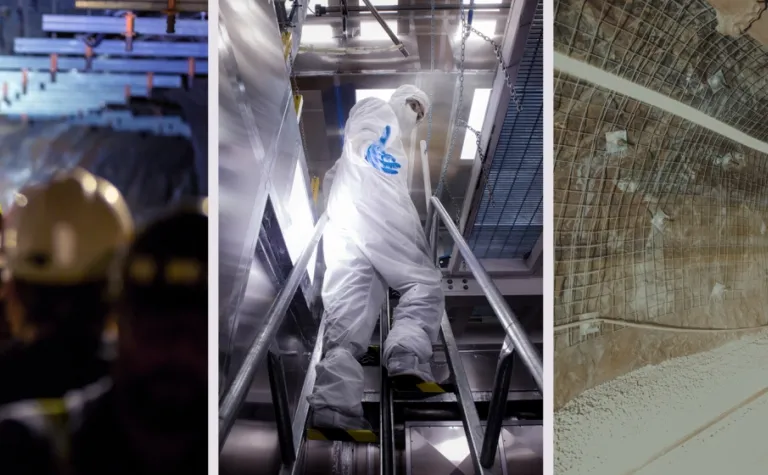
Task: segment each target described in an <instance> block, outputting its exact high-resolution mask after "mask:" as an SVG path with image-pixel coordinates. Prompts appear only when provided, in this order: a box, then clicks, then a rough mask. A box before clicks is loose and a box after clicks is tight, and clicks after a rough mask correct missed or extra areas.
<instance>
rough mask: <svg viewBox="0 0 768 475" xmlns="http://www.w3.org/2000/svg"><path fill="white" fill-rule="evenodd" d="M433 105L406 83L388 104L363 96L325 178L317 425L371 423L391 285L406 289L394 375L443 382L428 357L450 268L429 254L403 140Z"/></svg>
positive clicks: (391, 352) (390, 365)
mask: <svg viewBox="0 0 768 475" xmlns="http://www.w3.org/2000/svg"><path fill="white" fill-rule="evenodd" d="M416 103H417V104H416ZM428 108H429V98H428V97H427V95H426V94H425V93H424V92H423V91H421V90H420V89H418V88H417V87H415V86H410V85H405V86H401V87H399V88H398V89H397V90H396V91H395V92H394V94H393V95H392V97H391V99H390V100H389V103H387V102H385V101H383V100H381V99H377V98H368V99H364V100H362V101H360V102H358V103H357V104H355V106H354V107H353V108H352V110H351V111H350V114H349V119H348V121H347V124H346V127H345V131H344V133H345V141H344V148H343V151H342V154H341V158H340V159H339V160H338V161H337V162H336V164H335V165H334V166H333V168H331V170H330V171H329V172H328V173H327V174H326V176H325V180H324V183H323V188H324V191H326V190H329V189H330V191H329V192H328V196H327V205H326V211H327V213H328V218H329V220H328V224H327V227H326V229H325V232H324V234H323V252H324V254H325V263H326V268H327V269H326V272H325V279H324V282H323V293H322V294H323V303H324V305H325V311H326V316H325V318H326V330H325V347H324V350H325V355H324V357H323V360H322V361H321V362H320V363H319V364H318V366H317V379H316V383H315V390H314V394H312V395H311V396H310V397H309V402H310V405H311V406H312V408H313V421H312V424H313V426H315V427H335V428H341V429H361V428H368V427H369V425H368V423H367V422H366V421H365V419H364V417H363V406H362V402H361V401H362V398H363V390H364V381H363V368H362V366H361V365H360V363H359V362H358V358H360V357H361V356H362V355H363V354H364V353H365V352H366V350H367V349H368V345H369V343H370V340H371V336H372V334H373V330H374V328H375V326H376V323H377V321H378V318H379V312H380V310H381V307H382V305H383V304H384V302H385V299H386V298H387V296H388V287H392V288H393V289H395V290H397V291H398V292H399V293H400V303H399V305H398V306H397V307H396V308H395V310H394V314H393V320H394V322H393V325H392V330H391V331H390V333H389V335H388V337H387V340H386V341H385V343H384V348H383V352H382V363H383V364H386V367H387V370H388V372H389V375H390V376H401V375H412V376H416V377H418V378H420V379H422V380H424V381H433V380H434V378H433V376H432V372H431V370H430V366H429V361H430V360H431V358H432V344H433V342H435V341H436V340H437V336H438V332H439V329H440V321H441V318H442V315H443V310H444V308H445V302H444V297H443V292H442V289H441V287H440V280H441V273H440V271H439V270H438V269H437V268H436V267H435V265H434V263H433V262H432V260H431V259H430V257H429V250H428V245H427V240H426V237H425V235H424V231H423V229H422V225H421V221H420V219H419V215H418V212H417V211H416V207H415V206H414V204H413V201H412V200H411V197H410V193H409V190H408V183H407V181H408V180H407V177H408V167H409V160H408V156H407V155H406V153H405V149H404V147H403V143H402V140H401V137H409V136H410V134H411V132H412V131H413V130H414V129H415V128H416V125H417V122H418V120H417V119H420V118H421V117H423V116H424V115H425V114H426V113H427V111H428ZM414 109H416V110H418V111H419V114H418V115H417V112H416V111H415V110H414ZM331 183H332V186H331Z"/></svg>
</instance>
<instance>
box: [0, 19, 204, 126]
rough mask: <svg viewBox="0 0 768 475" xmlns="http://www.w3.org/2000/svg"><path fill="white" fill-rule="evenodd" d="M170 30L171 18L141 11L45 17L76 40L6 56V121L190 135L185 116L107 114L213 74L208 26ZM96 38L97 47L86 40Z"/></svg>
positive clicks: (2, 64) (183, 24)
mask: <svg viewBox="0 0 768 475" xmlns="http://www.w3.org/2000/svg"><path fill="white" fill-rule="evenodd" d="M166 29H167V22H166V19H165V18H146V17H142V16H141V13H136V14H135V15H134V14H131V15H126V16H123V17H120V16H112V15H110V14H109V13H108V12H105V14H104V15H103V16H98V15H89V16H86V15H43V31H45V32H46V33H57V34H62V33H63V34H65V35H66V34H68V35H70V36H71V35H72V34H75V38H71V37H70V38H29V37H24V38H16V39H15V40H14V52H15V53H16V54H14V55H12V56H0V87H1V88H2V89H1V90H2V93H1V94H0V115H3V116H10V117H18V118H20V119H32V120H35V119H52V118H53V119H67V118H69V120H70V121H71V122H72V123H76V124H87V125H95V126H109V127H112V128H115V129H119V130H129V131H141V130H146V131H151V132H154V133H158V134H164V135H185V136H189V135H190V130H189V126H188V125H186V124H184V121H183V120H182V119H181V118H178V117H162V116H160V117H155V116H148V117H147V116H134V115H133V114H132V113H131V112H130V111H121V113H120V114H118V115H115V114H114V113H106V110H107V108H115V107H117V108H121V107H122V108H125V107H126V106H127V104H128V103H129V102H130V100H131V98H151V97H152V96H153V91H154V90H159V89H176V88H181V87H183V86H185V83H186V85H187V86H190V85H191V84H192V83H193V82H194V81H195V77H198V78H199V77H201V76H207V74H208V44H207V38H208V22H207V21H206V20H197V19H195V20H187V19H177V20H176V22H175V32H174V33H173V34H168V33H167V32H166ZM93 35H95V36H96V37H97V40H96V41H88V40H87V39H84V38H85V37H89V36H93ZM106 35H113V36H112V37H110V38H109V39H104V37H105V36H106ZM114 35H121V36H122V37H123V38H122V39H120V38H114ZM153 38H162V40H157V41H155V40H153ZM180 40H184V41H180Z"/></svg>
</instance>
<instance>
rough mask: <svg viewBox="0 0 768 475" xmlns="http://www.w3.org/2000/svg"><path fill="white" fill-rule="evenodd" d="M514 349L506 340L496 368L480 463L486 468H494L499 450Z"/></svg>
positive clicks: (508, 340) (507, 339)
mask: <svg viewBox="0 0 768 475" xmlns="http://www.w3.org/2000/svg"><path fill="white" fill-rule="evenodd" d="M514 350H515V349H514V347H513V346H512V342H511V341H510V339H509V338H505V339H504V345H503V346H502V348H501V353H500V354H499V363H498V366H497V367H496V376H495V377H494V379H493V392H492V393H491V403H490V405H489V407H488V422H487V423H486V425H485V436H484V437H483V448H482V450H481V451H480V463H481V464H482V465H483V467H485V468H491V467H492V466H493V462H494V459H495V458H496V453H497V452H498V450H499V436H501V425H502V422H503V421H502V419H503V418H504V407H505V406H506V402H507V393H509V385H510V383H511V382H512V368H513V367H512V360H513V359H514V356H515V351H514Z"/></svg>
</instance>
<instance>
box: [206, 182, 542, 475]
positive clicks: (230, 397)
mask: <svg viewBox="0 0 768 475" xmlns="http://www.w3.org/2000/svg"><path fill="white" fill-rule="evenodd" d="M430 203H431V206H432V208H433V209H434V210H435V212H434V214H430V216H433V217H434V218H433V219H432V220H431V222H432V226H435V225H436V224H437V219H438V217H439V218H440V219H443V220H444V224H445V225H446V227H447V228H448V230H449V232H450V233H451V235H452V236H453V237H454V239H456V242H457V243H458V246H459V249H460V251H461V252H462V255H463V257H464V259H465V260H466V262H467V265H468V267H469V268H470V269H471V271H472V272H473V274H474V277H475V279H477V281H478V282H479V283H480V285H481V286H482V288H483V290H484V292H485V294H486V297H487V298H488V301H489V302H490V304H491V306H492V308H493V309H494V311H495V312H496V316H497V317H498V318H499V320H500V321H501V322H502V324H503V326H504V330H505V334H506V340H505V345H504V347H503V348H502V351H501V354H500V357H499V364H498V368H497V372H496V382H495V384H494V390H493V393H492V395H491V399H490V407H489V409H488V411H487V424H485V427H484V425H483V424H482V422H481V419H480V416H479V414H478V410H477V407H476V401H475V400H474V399H473V394H472V391H471V389H470V384H469V380H468V377H467V372H466V371H465V369H464V365H463V363H462V359H461V357H460V355H459V348H458V345H457V343H456V339H455V338H454V335H453V331H452V329H451V324H450V322H449V321H448V317H447V315H446V314H444V315H443V320H442V323H441V339H442V342H443V346H444V351H445V355H446V360H447V363H448V367H449V368H450V373H451V375H452V380H453V383H454V385H453V388H454V390H455V394H454V397H453V398H452V401H451V402H452V403H453V404H455V405H457V407H458V413H459V414H460V418H461V421H462V424H463V427H464V433H465V435H466V440H467V442H468V445H469V455H470V456H471V460H472V466H473V470H474V473H477V474H491V473H494V472H492V471H491V470H490V469H491V467H493V466H494V462H495V457H496V454H497V453H498V450H497V449H498V441H499V435H500V433H501V429H502V420H503V418H504V409H505V405H506V396H507V392H508V389H509V381H510V374H511V369H512V365H511V361H512V355H513V351H512V348H514V349H515V351H516V353H517V354H518V355H519V356H520V357H521V358H520V359H521V360H522V361H523V363H524V364H525V366H526V368H527V369H528V370H529V372H530V373H531V375H532V376H533V379H534V380H535V381H536V384H537V386H538V388H539V392H540V393H541V391H542V388H543V370H542V362H541V355H540V354H539V353H538V352H537V350H536V349H535V348H534V345H533V344H532V343H531V341H530V340H529V339H528V337H527V336H526V334H525V333H524V331H523V330H522V328H521V327H520V324H519V323H518V321H517V318H516V317H515V315H514V314H513V313H512V311H511V309H510V308H509V306H508V305H507V303H506V301H505V300H504V298H503V297H502V295H501V294H500V292H499V291H498V289H496V287H495V286H494V284H493V281H492V280H491V278H490V277H489V276H488V274H487V273H486V272H485V270H484V269H483V268H482V266H481V265H480V263H479V262H478V261H477V259H476V258H475V257H474V255H473V254H472V252H471V250H470V249H469V247H468V246H467V244H466V242H465V241H464V239H463V238H462V237H461V235H460V234H459V231H458V229H456V227H455V225H454V224H453V222H452V221H450V219H449V218H448V214H447V211H446V210H445V208H443V206H442V204H441V203H440V202H439V200H437V198H434V197H433V198H431V200H430ZM326 222H327V217H326V216H325V215H322V216H321V218H320V219H319V220H318V223H317V224H316V226H315V230H314V233H313V235H312V237H311V239H310V241H309V243H308V245H307V247H306V248H305V250H304V252H303V253H302V255H301V256H300V257H299V259H298V261H297V263H296V264H295V266H294V268H293V269H292V271H291V273H290V275H289V277H288V279H287V282H286V284H285V286H284V287H283V288H282V289H281V290H280V292H279V293H278V296H277V298H276V299H275V301H274V303H273V304H272V306H271V308H270V310H269V312H268V315H267V317H266V320H265V321H266V325H265V326H264V328H263V329H262V331H261V332H260V333H259V335H258V336H257V338H256V340H255V341H254V342H253V344H252V345H251V347H250V349H249V351H248V353H247V355H246V357H245V360H244V362H243V364H242V365H241V367H240V369H239V371H238V373H237V375H236V376H235V378H234V382H233V383H232V385H231V386H230V387H229V389H228V390H227V392H226V394H225V395H224V397H223V398H222V402H221V405H220V409H219V442H220V447H223V445H224V443H225V442H226V440H227V436H228V435H229V431H230V429H231V428H232V425H233V424H234V422H235V419H236V417H237V413H238V409H239V408H240V406H241V405H242V404H243V402H244V400H245V396H246V393H247V389H248V388H249V387H250V385H251V383H252V381H253V378H254V376H255V374H256V371H257V368H258V367H259V366H260V364H261V363H262V362H263V360H264V359H265V358H266V359H267V365H268V368H269V383H270V391H271V393H272V399H273V403H274V407H275V411H276V415H277V430H278V438H279V441H280V453H281V457H282V465H283V468H282V471H281V473H282V474H285V475H287V474H296V475H298V474H302V473H304V470H305V468H306V467H304V465H303V460H302V455H303V453H302V452H303V450H304V449H305V447H306V437H305V435H306V433H307V432H306V424H307V420H308V416H309V407H308V404H307V402H306V396H307V395H309V394H310V393H311V391H312V389H313V387H314V380H315V365H316V364H317V362H318V361H319V360H320V355H321V354H322V342H323V338H322V334H323V328H322V324H321V328H320V331H319V332H318V335H317V339H316V344H315V348H314V351H313V353H312V357H311V360H310V365H309V368H308V371H307V374H306V377H305V379H304V384H303V386H302V392H301V395H300V397H299V401H298V407H297V410H296V412H295V414H294V415H293V417H291V414H290V412H289V411H288V404H287V400H288V394H287V389H286V385H285V377H284V375H283V374H282V366H281V365H280V362H279V357H278V356H277V355H275V354H274V353H271V352H270V347H271V346H272V343H273V342H274V340H275V337H276V334H277V330H278V328H279V327H280V326H281V325H282V323H283V320H284V317H285V314H286V311H287V308H288V305H289V303H290V301H291V299H292V298H293V295H294V294H295V293H296V291H297V289H298V286H299V283H300V280H301V278H302V277H303V275H304V274H305V272H306V266H307V263H308V261H309V257H310V255H311V254H312V253H313V252H314V250H315V247H316V246H317V244H318V242H319V241H320V238H321V236H322V231H323V229H324V226H325V224H326ZM428 222H430V221H428ZM430 228H431V227H430ZM433 237H434V235H433ZM434 243H435V240H434V239H432V240H431V245H432V246H434ZM390 318H391V311H390V303H389V302H388V303H387V305H386V308H385V309H384V310H383V311H382V318H381V320H380V325H379V329H380V331H379V338H380V339H381V342H382V343H383V341H384V339H385V338H386V335H387V333H388V331H389V320H390ZM379 394H380V396H379V401H378V408H379V417H378V426H379V427H378V428H377V430H375V431H374V433H373V434H370V433H367V432H368V431H356V432H357V433H350V434H349V437H348V439H347V440H349V442H347V443H351V444H359V443H378V444H379V448H380V454H381V455H380V465H381V467H380V469H381V472H380V474H381V475H392V474H394V473H396V467H397V466H398V464H397V463H396V461H395V453H396V450H395V440H396V438H395V424H394V415H395V407H396V406H399V405H402V406H407V405H410V404H412V403H413V402H414V401H412V400H411V399H402V398H398V393H397V392H396V391H394V390H393V389H392V388H391V387H390V382H389V381H388V379H387V376H386V371H385V370H382V375H381V389H380V392H379ZM351 432H355V431H351ZM361 432H365V433H361ZM310 436H311V433H310ZM317 438H320V439H322V438H324V436H322V435H320V436H319V437H317ZM337 440H338V438H337Z"/></svg>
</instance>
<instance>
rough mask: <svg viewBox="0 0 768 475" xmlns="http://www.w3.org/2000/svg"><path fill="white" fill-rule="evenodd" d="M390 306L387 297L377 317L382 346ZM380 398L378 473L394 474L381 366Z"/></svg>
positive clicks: (391, 434) (387, 387)
mask: <svg viewBox="0 0 768 475" xmlns="http://www.w3.org/2000/svg"><path fill="white" fill-rule="evenodd" d="M390 313H391V310H390V306H389V298H387V299H386V301H385V303H384V308H383V309H382V312H381V317H380V318H379V337H380V340H381V341H380V343H381V346H380V347H379V348H382V349H383V348H384V341H385V340H386V339H387V335H388V334H389V319H390ZM380 394H381V396H380V398H381V400H380V401H379V411H380V413H381V414H380V418H381V419H380V421H379V422H380V425H379V439H380V443H379V447H380V455H379V464H380V467H379V474H380V475H395V427H394V421H393V419H392V417H393V414H392V413H393V410H394V408H393V406H392V392H391V391H390V381H389V375H388V374H387V370H386V368H384V366H383V365H382V367H381V393H380Z"/></svg>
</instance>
